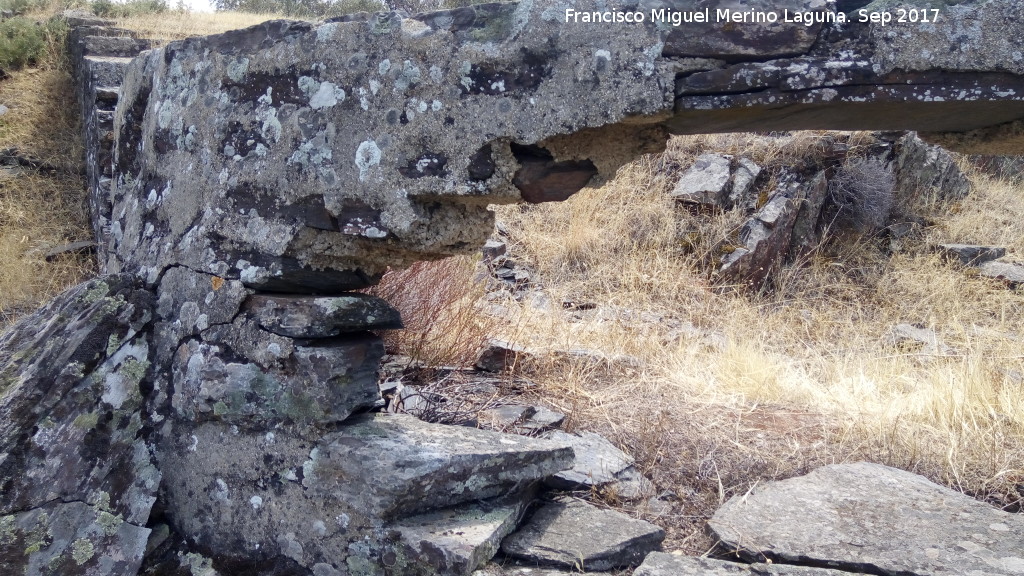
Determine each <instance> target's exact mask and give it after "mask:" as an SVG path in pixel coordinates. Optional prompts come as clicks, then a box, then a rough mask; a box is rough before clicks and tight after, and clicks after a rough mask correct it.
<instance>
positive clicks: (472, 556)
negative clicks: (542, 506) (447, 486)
mask: <svg viewBox="0 0 1024 576" xmlns="http://www.w3.org/2000/svg"><path fill="white" fill-rule="evenodd" d="M532 498H533V496H532V491H528V492H527V493H526V494H522V495H517V496H513V497H511V498H505V499H504V500H505V501H504V502H501V501H497V502H495V501H488V502H481V503H477V504H464V505H461V506H457V507H455V508H448V509H445V510H441V511H438V512H429V513H427V514H422V515H419V516H413V517H411V518H406V519H404V520H402V521H400V522H397V523H395V524H392V525H391V526H390V528H391V529H392V530H396V531H398V533H399V534H400V537H401V540H402V545H403V546H402V547H401V548H400V553H399V555H398V556H399V558H402V560H401V561H402V563H403V565H404V566H408V568H406V569H407V570H408V569H411V570H417V569H418V570H420V571H422V573H430V574H434V573H436V574H451V575H452V576H468V575H469V574H470V573H472V572H473V571H474V570H476V569H477V568H478V567H480V566H481V565H482V564H484V563H485V562H487V561H488V560H490V559H491V558H492V557H493V556H494V554H495V553H496V552H497V551H498V548H499V547H500V546H501V541H502V539H503V538H505V537H506V536H508V535H509V534H511V533H512V531H513V530H515V529H516V526H518V524H519V520H520V518H522V514H523V512H524V511H525V509H526V505H527V504H528V503H529V502H530V500H532Z"/></svg>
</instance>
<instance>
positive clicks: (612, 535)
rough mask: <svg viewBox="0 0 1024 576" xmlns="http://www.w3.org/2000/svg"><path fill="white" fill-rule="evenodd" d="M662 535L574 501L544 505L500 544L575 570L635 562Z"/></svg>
mask: <svg viewBox="0 0 1024 576" xmlns="http://www.w3.org/2000/svg"><path fill="white" fill-rule="evenodd" d="M664 538H665V531H664V530H662V529H661V528H658V527H657V526H655V525H653V524H651V523H649V522H644V521H643V520H637V519H635V518H631V517H629V516H626V515H625V514H622V513H621V512H616V511H614V510H602V509H600V508H597V507H595V506H593V505H590V504H587V503H585V502H580V501H578V500H569V501H567V502H551V503H548V504H545V505H544V506H542V507H541V508H540V509H538V510H537V511H536V512H534V514H533V516H532V517H531V518H530V519H529V520H527V521H526V523H525V524H524V525H523V526H522V527H521V528H520V529H519V531H518V532H515V533H514V534H512V535H511V536H509V537H508V538H505V540H504V541H503V542H502V543H501V551H502V552H504V553H505V554H506V555H508V556H511V557H513V558H517V559H520V560H524V561H527V562H530V563H534V564H540V565H548V566H558V567H562V568H570V569H575V570H579V571H586V572H593V571H598V570H611V569H614V568H622V567H624V566H630V565H636V564H639V563H640V562H641V561H642V560H643V558H644V557H645V556H646V555H647V554H648V553H649V552H651V551H652V550H655V549H656V548H657V547H658V546H659V545H660V544H661V541H662V540H664Z"/></svg>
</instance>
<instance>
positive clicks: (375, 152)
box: [355, 140, 381, 182]
mask: <svg viewBox="0 0 1024 576" xmlns="http://www.w3.org/2000/svg"><path fill="white" fill-rule="evenodd" d="M380 160H381V151H380V148H378V147H377V143H376V142H374V141H373V140H365V141H363V142H361V143H360V144H359V147H358V148H356V160H355V162H356V168H358V169H359V181H360V182H365V181H366V177H367V175H369V172H370V168H372V167H374V166H377V165H378V164H380Z"/></svg>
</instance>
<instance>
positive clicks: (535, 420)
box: [514, 406, 565, 434]
mask: <svg viewBox="0 0 1024 576" xmlns="http://www.w3.org/2000/svg"><path fill="white" fill-rule="evenodd" d="M564 421H565V414H562V413H561V412H555V411H554V410H548V409H547V408H545V407H543V406H534V413H533V414H532V415H531V416H529V417H527V418H526V420H525V421H524V422H522V423H520V424H518V425H516V427H515V429H514V432H516V433H517V434H536V433H540V432H547V431H548V430H551V429H552V428H558V427H559V426H561V425H562V422H564Z"/></svg>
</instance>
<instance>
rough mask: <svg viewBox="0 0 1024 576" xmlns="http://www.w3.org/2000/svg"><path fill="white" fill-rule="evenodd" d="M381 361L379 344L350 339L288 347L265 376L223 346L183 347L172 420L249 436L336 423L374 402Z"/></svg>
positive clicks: (373, 339) (199, 344)
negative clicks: (220, 425)
mask: <svg viewBox="0 0 1024 576" xmlns="http://www.w3.org/2000/svg"><path fill="white" fill-rule="evenodd" d="M383 355H384V346H383V344H382V343H381V340H380V339H379V338H377V337H376V336H372V335H368V334H364V335H353V336H348V337H338V338H331V339H324V340H319V341H317V345H316V346H295V347H294V349H292V350H291V353H290V354H289V355H288V356H286V357H285V358H284V359H285V360H286V362H284V367H276V366H275V367H272V368H269V369H268V368H266V367H262V366H260V365H258V364H256V363H252V362H245V361H242V360H240V359H238V355H237V354H236V353H235V352H233V351H232V349H231V348H230V347H228V346H226V345H223V344H216V343H207V342H200V341H196V340H190V341H188V342H186V343H185V344H182V346H181V347H180V348H179V349H178V353H177V354H176V356H175V359H174V363H173V374H174V384H175V385H174V395H173V398H172V405H173V407H174V409H175V412H176V414H177V417H178V418H180V419H185V420H190V421H195V422H202V421H205V420H219V421H222V422H227V423H230V424H237V425H240V426H245V427H247V428H251V429H272V428H275V427H277V426H278V425H279V424H296V425H300V426H311V425H320V424H330V423H335V422H341V421H342V420H344V419H346V418H348V417H349V416H350V415H351V414H352V413H353V412H356V411H357V410H360V409H365V408H370V407H372V406H373V405H374V404H375V403H376V402H377V401H378V400H380V392H379V389H378V387H377V365H378V363H379V362H380V358H381V357H382V356H383Z"/></svg>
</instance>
